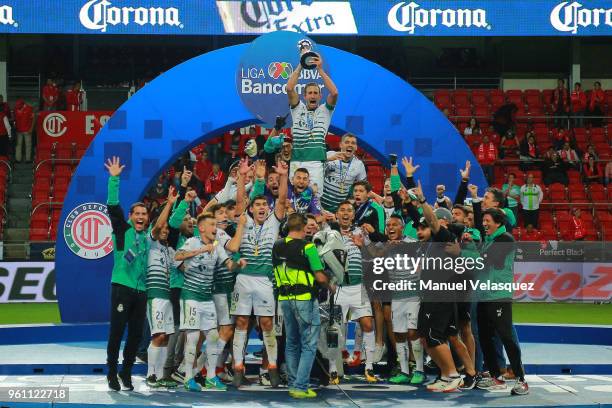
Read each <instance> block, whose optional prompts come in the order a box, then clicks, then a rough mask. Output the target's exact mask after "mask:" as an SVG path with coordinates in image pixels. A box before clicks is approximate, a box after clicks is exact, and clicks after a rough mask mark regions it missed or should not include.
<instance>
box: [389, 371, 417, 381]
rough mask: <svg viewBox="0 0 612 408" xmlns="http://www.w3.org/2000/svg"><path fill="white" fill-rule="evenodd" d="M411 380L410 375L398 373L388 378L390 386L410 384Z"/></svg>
mask: <svg viewBox="0 0 612 408" xmlns="http://www.w3.org/2000/svg"><path fill="white" fill-rule="evenodd" d="M411 379H412V376H411V375H410V374H406V373H402V372H400V373H399V374H397V375H395V376H393V377H391V378H389V382H390V383H391V384H410V380H411Z"/></svg>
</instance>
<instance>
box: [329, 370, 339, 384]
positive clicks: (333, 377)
mask: <svg viewBox="0 0 612 408" xmlns="http://www.w3.org/2000/svg"><path fill="white" fill-rule="evenodd" d="M329 383H330V384H331V385H338V384H340V377H338V373H337V372H336V371H332V372H331V373H329Z"/></svg>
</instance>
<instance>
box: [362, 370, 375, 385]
mask: <svg viewBox="0 0 612 408" xmlns="http://www.w3.org/2000/svg"><path fill="white" fill-rule="evenodd" d="M365 379H366V381H367V382H368V383H370V384H375V383H377V382H378V378H376V376H375V375H374V370H372V369H370V370H365Z"/></svg>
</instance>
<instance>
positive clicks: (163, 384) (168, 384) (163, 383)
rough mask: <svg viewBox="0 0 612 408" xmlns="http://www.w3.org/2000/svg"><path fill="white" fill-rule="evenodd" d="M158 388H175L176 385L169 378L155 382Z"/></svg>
mask: <svg viewBox="0 0 612 408" xmlns="http://www.w3.org/2000/svg"><path fill="white" fill-rule="evenodd" d="M157 383H158V384H159V386H160V387H166V388H176V387H177V386H178V383H177V382H176V381H174V380H172V379H170V378H162V379H161V380H159V381H158V382H157Z"/></svg>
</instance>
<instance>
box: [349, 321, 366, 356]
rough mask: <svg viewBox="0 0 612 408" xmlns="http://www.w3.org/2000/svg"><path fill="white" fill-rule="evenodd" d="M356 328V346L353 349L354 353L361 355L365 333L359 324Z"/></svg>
mask: <svg viewBox="0 0 612 408" xmlns="http://www.w3.org/2000/svg"><path fill="white" fill-rule="evenodd" d="M356 326H357V327H355V346H354V347H353V353H354V352H356V351H358V352H360V353H361V347H362V344H361V343H363V331H361V325H359V324H357V325H356ZM347 327H348V325H347Z"/></svg>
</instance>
